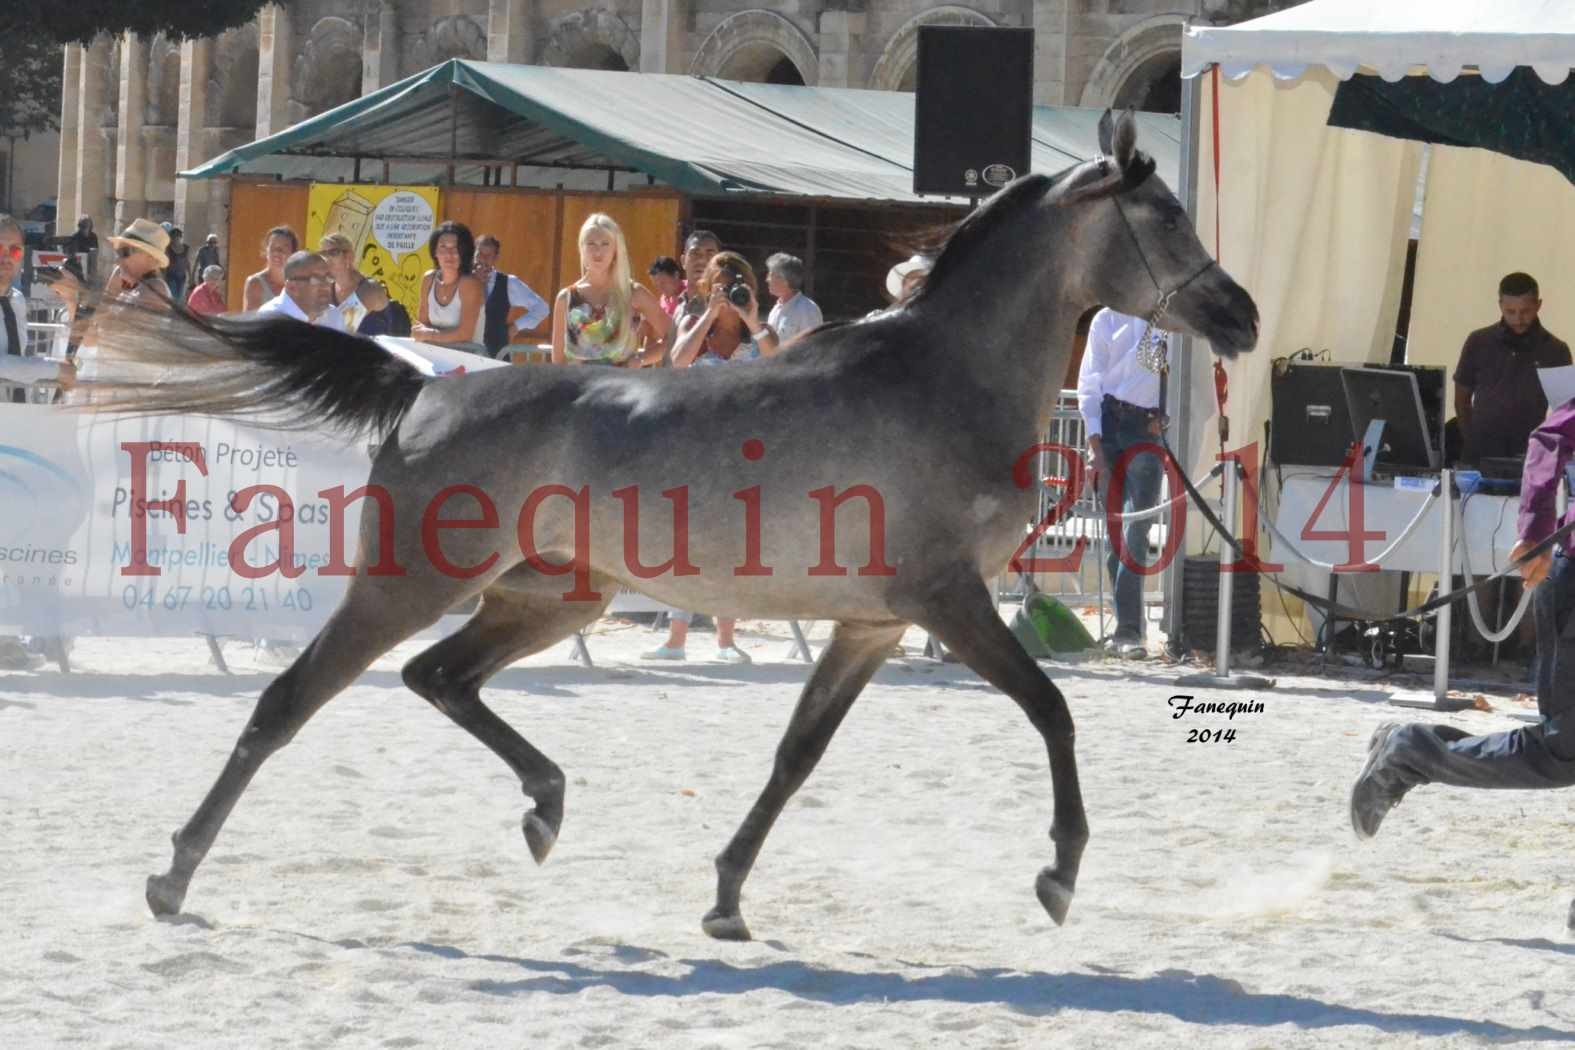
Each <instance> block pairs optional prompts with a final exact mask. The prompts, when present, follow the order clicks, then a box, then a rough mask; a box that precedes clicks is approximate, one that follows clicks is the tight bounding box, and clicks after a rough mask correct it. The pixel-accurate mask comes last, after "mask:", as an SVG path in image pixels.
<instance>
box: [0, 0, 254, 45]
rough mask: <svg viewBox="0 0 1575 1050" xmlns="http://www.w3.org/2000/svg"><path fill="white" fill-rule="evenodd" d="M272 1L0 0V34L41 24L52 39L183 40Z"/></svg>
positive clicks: (247, 16)
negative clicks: (136, 36)
mask: <svg viewBox="0 0 1575 1050" xmlns="http://www.w3.org/2000/svg"><path fill="white" fill-rule="evenodd" d="M269 2H271V0H64V2H62V0H0V8H9V9H10V10H9V12H7V13H3V14H0V39H3V38H4V36H5V34H6V33H7V32H8V31H9V30H11V29H13V28H15V27H16V26H18V25H33V26H37V27H40V28H41V29H42V30H43V31H44V32H45V33H47V34H48V35H49V36H50V37H52V38H53V39H54V42H55V43H56V44H73V43H76V44H86V43H88V42H90V41H91V40H92V39H93V38H94V37H95V36H97V35H98V34H99V33H108V34H109V35H110V36H120V35H121V34H122V33H137V34H139V35H142V36H148V37H151V36H153V35H154V34H156V33H163V34H164V35H165V36H167V37H172V38H175V39H180V40H186V39H191V38H195V37H204V36H217V35H218V34H219V33H222V32H224V31H225V30H226V29H234V28H235V27H236V26H239V25H244V24H246V23H247V22H249V21H251V20H252V19H253V18H256V17H257V12H258V11H260V10H262V9H263V7H265V6H266V5H267V4H268V3H269Z"/></svg>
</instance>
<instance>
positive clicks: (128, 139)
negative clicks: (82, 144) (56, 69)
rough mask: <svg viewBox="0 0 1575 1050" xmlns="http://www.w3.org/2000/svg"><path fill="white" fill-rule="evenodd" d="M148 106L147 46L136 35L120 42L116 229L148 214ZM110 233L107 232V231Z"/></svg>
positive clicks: (116, 142)
mask: <svg viewBox="0 0 1575 1050" xmlns="http://www.w3.org/2000/svg"><path fill="white" fill-rule="evenodd" d="M147 105H148V45H147V42H146V41H144V40H143V39H142V38H141V37H139V36H137V35H136V34H135V33H127V34H126V35H125V36H123V37H121V39H120V121H119V128H118V130H117V131H116V134H115V229H116V230H117V231H118V230H119V229H120V228H121V227H123V226H125V225H126V224H127V223H129V222H130V221H131V220H132V219H135V218H139V217H141V216H142V215H144V214H146V212H147V210H148V198H147V182H148V170H147V160H146V153H145V152H144V150H143V148H142V125H143V116H144V114H145V113H146V111H147ZM105 232H108V231H105Z"/></svg>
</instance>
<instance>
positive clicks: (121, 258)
mask: <svg viewBox="0 0 1575 1050" xmlns="http://www.w3.org/2000/svg"><path fill="white" fill-rule="evenodd" d="M109 243H110V247H112V248H114V249H115V268H114V269H113V270H111V271H110V274H109V280H108V281H106V282H105V284H104V297H105V298H106V299H109V300H111V301H112V302H123V303H131V302H134V303H137V304H138V305H141V306H152V307H157V308H159V309H168V307H169V303H170V289H169V285H167V284H165V283H164V279H163V278H161V277H160V276H159V271H160V270H162V269H165V268H166V267H168V266H169V264H170V257H169V255H168V253H167V249H168V248H169V243H170V235H169V234H168V233H166V232H165V231H164V228H163V227H162V226H160V225H159V224H158V223H156V222H152V221H150V220H148V219H137V220H135V221H134V222H132V224H131V225H130V226H127V227H126V228H125V229H124V230H121V231H120V236H118V237H111V238H109Z"/></svg>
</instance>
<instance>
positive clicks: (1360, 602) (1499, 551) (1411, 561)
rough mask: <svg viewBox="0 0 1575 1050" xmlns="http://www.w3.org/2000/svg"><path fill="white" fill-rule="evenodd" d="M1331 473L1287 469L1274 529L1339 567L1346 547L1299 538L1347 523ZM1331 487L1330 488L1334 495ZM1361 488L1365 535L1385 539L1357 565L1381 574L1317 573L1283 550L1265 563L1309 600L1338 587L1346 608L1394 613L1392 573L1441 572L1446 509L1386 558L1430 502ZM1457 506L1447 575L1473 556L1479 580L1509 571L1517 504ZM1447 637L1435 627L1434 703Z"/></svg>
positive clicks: (1442, 681)
mask: <svg viewBox="0 0 1575 1050" xmlns="http://www.w3.org/2000/svg"><path fill="white" fill-rule="evenodd" d="M1335 474H1336V471H1335V470H1334V469H1332V468H1330V469H1322V470H1321V469H1317V468H1311V467H1299V468H1291V469H1287V470H1284V471H1283V472H1282V477H1283V479H1284V484H1283V486H1282V488H1281V489H1280V493H1279V502H1278V506H1277V507H1276V508H1275V511H1274V525H1275V528H1276V529H1278V530H1279V532H1280V533H1281V534H1282V535H1283V536H1284V537H1285V538H1286V539H1287V540H1288V541H1290V543H1291V544H1293V545H1294V546H1295V548H1296V549H1297V550H1299V551H1301V552H1302V553H1303V554H1305V555H1307V556H1308V557H1311V558H1315V559H1317V560H1318V561H1320V562H1325V563H1329V564H1335V565H1339V564H1343V563H1347V562H1349V561H1351V560H1352V554H1351V547H1350V544H1349V543H1348V542H1347V541H1346V540H1345V539H1343V538H1342V539H1306V538H1304V537H1303V535H1302V533H1303V530H1304V529H1310V531H1314V532H1344V531H1346V529H1347V526H1348V524H1349V521H1350V510H1351V503H1350V500H1351V496H1352V491H1351V488H1352V486H1351V482H1350V480H1349V478H1348V477H1343V478H1341V479H1340V481H1339V482H1338V483H1337V484H1334V481H1333V479H1334V477H1335ZM1331 484H1334V488H1333V491H1332V492H1331V491H1330V486H1331ZM1358 487H1359V489H1360V493H1361V499H1362V528H1363V531H1368V532H1379V533H1382V534H1383V537H1384V538H1383V539H1372V540H1365V541H1363V543H1362V544H1361V546H1360V547H1359V548H1358V549H1359V552H1360V553H1359V557H1360V559H1361V560H1362V561H1365V562H1369V563H1374V564H1377V565H1378V566H1379V569H1380V571H1378V572H1341V573H1338V574H1332V573H1330V572H1329V571H1328V570H1327V569H1324V568H1322V567H1321V566H1315V565H1310V564H1308V563H1307V562H1306V561H1303V560H1302V559H1300V558H1297V557H1295V556H1294V555H1292V554H1290V553H1289V552H1287V551H1284V550H1283V549H1282V545H1279V544H1276V545H1275V546H1274V548H1273V552H1272V554H1271V555H1270V556H1269V558H1268V560H1270V561H1274V562H1280V563H1283V564H1284V565H1285V567H1286V572H1285V576H1286V577H1287V578H1289V579H1291V580H1293V581H1295V582H1296V583H1298V584H1299V585H1300V586H1302V587H1303V588H1304V589H1305V590H1308V591H1311V592H1312V593H1314V594H1329V593H1331V587H1330V584H1331V582H1332V581H1337V582H1338V583H1339V585H1340V591H1341V592H1343V593H1341V594H1340V596H1339V600H1340V602H1341V604H1343V605H1348V606H1354V607H1357V608H1365V609H1371V610H1373V611H1374V612H1381V611H1383V610H1384V609H1388V608H1395V609H1398V602H1399V598H1400V596H1399V594H1398V579H1397V577H1396V576H1394V575H1393V573H1395V572H1430V573H1438V572H1439V571H1440V570H1441V568H1442V567H1443V549H1442V547H1443V533H1442V529H1443V522H1444V518H1443V515H1444V509H1445V507H1446V506H1447V504H1446V503H1445V501H1444V500H1443V499H1442V498H1440V499H1437V500H1434V501H1433V502H1432V505H1431V507H1429V508H1428V510H1427V512H1426V514H1425V515H1424V517H1423V518H1422V520H1421V521H1420V522H1419V523H1418V524H1417V526H1416V528H1415V530H1413V531H1412V532H1411V533H1410V535H1409V536H1407V537H1406V539H1405V540H1404V542H1401V543H1399V544H1398V545H1397V546H1396V547H1395V549H1394V550H1393V551H1389V550H1388V547H1389V546H1390V544H1392V543H1394V542H1395V540H1396V539H1397V538H1398V537H1399V536H1400V535H1401V534H1402V533H1403V532H1404V531H1405V528H1406V526H1407V525H1409V524H1410V523H1411V521H1412V520H1413V519H1414V518H1415V517H1416V515H1417V513H1418V512H1419V511H1421V510H1422V508H1423V507H1424V505H1426V504H1427V503H1428V501H1429V493H1428V492H1427V491H1421V490H1417V489H1410V488H1396V487H1395V486H1394V484H1393V483H1392V482H1388V483H1383V484H1378V483H1374V484H1369V485H1361V486H1358ZM1326 494H1327V496H1328V500H1327V502H1326V503H1324V506H1323V508H1322V511H1321V513H1316V512H1318V505H1319V502H1320V501H1322V500H1323V499H1324V497H1325V495H1326ZM1459 506H1460V515H1459V519H1458V523H1457V525H1456V526H1455V527H1454V529H1453V531H1452V538H1453V547H1452V552H1451V566H1452V571H1453V572H1454V573H1463V572H1464V571H1465V562H1466V557H1465V553H1466V551H1469V552H1470V562H1471V570H1472V574H1473V575H1474V576H1475V577H1476V578H1478V579H1480V578H1482V577H1483V576H1487V575H1491V574H1492V573H1495V572H1498V571H1499V570H1500V569H1502V568H1504V567H1505V566H1506V565H1508V564H1509V552H1510V549H1511V548H1513V547H1514V545H1515V541H1516V538H1517V536H1516V533H1517V528H1516V518H1517V516H1518V514H1519V509H1520V498H1519V497H1518V496H1494V495H1488V494H1486V493H1480V492H1478V493H1472V494H1470V495H1468V496H1464V497H1461V499H1460V502H1459ZM1315 513H1316V517H1315ZM1380 555H1382V558H1381V560H1380V557H1379V556H1380ZM1446 585H1447V582H1446ZM1308 612H1309V617H1310V618H1314V619H1318V620H1320V621H1321V620H1322V617H1321V616H1314V615H1313V613H1314V611H1313V610H1312V609H1310V608H1309V610H1308ZM1331 633H1332V632H1331ZM1448 634H1449V632H1448V628H1447V624H1440V630H1439V632H1438V635H1439V637H1438V642H1437V650H1436V654H1437V655H1436V659H1437V660H1438V661H1439V663H1440V666H1441V668H1442V672H1441V673H1439V672H1435V677H1434V683H1435V684H1434V692H1435V697H1436V699H1438V700H1439V701H1440V702H1442V698H1443V695H1444V692H1445V691H1446V688H1447V675H1448V664H1449V638H1448ZM1326 646H1327V643H1326ZM1326 651H1327V649H1326Z"/></svg>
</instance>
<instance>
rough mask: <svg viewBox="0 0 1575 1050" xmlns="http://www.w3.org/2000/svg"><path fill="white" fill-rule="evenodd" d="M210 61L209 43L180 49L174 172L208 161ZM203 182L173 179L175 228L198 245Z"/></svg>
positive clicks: (204, 202)
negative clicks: (178, 108) (184, 231)
mask: <svg viewBox="0 0 1575 1050" xmlns="http://www.w3.org/2000/svg"><path fill="white" fill-rule="evenodd" d="M212 61H213V41H212V40H210V39H206V38H205V39H202V40H187V41H185V42H184V43H183V44H181V47H180V116H179V118H178V120H177V123H176V128H175V171H176V172H177V173H179V172H182V171H187V170H188V169H191V168H195V167H196V166H197V165H199V164H201V163H202V162H203V161H205V160H207V159H208V71H209V69H210V68H211V65H212ZM208 186H209V182H208V180H206V179H201V180H197V181H193V180H191V179H182V178H180V177H178V175H177V177H176V179H175V225H176V226H179V227H180V228H181V229H183V230H186V231H187V234H188V236H187V240H188V241H189V242H191V243H195V244H198V245H201V244H202V238H203V234H202V233H198V232H197V231H198V230H199V229H200V228H202V227H204V226H206V225H207V223H208V221H209V219H208V214H207V211H208Z"/></svg>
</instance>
